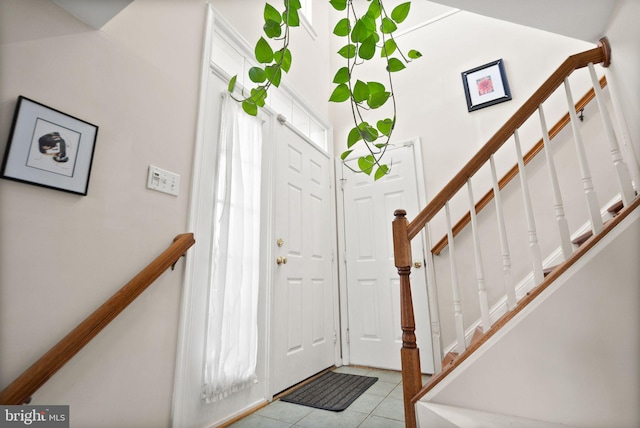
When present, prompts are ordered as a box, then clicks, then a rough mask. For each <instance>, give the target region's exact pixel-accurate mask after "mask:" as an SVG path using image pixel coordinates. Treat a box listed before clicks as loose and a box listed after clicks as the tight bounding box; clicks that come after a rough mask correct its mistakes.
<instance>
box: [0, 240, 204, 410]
mask: <svg viewBox="0 0 640 428" xmlns="http://www.w3.org/2000/svg"><path fill="white" fill-rule="evenodd" d="M193 244H195V239H194V237H193V233H183V234H181V235H178V236H176V237H175V239H174V240H173V243H172V244H171V245H170V246H169V247H168V248H167V249H166V250H165V251H164V252H163V253H162V254H160V255H159V256H158V257H156V259H155V260H153V261H152V262H151V263H149V264H148V265H147V267H145V268H144V269H143V270H141V271H140V273H138V274H137V275H136V276H135V277H134V278H133V279H132V280H131V281H129V282H128V283H127V284H126V285H125V286H124V287H122V288H121V289H120V290H119V291H118V292H116V293H115V294H114V295H113V296H111V298H109V300H107V301H106V302H105V303H103V304H102V306H100V307H99V308H98V309H96V310H95V311H94V312H93V313H92V314H91V315H89V316H88V317H87V318H86V319H85V320H84V321H82V322H81V323H80V324H79V325H78V326H77V327H76V328H74V329H73V330H72V331H71V332H70V333H69V334H67V335H66V336H65V337H64V338H63V339H62V340H61V341H60V342H58V343H57V344H56V345H54V346H53V347H52V348H51V349H50V350H49V351H48V352H47V353H46V354H44V355H43V356H42V357H40V359H39V360H38V361H36V362H35V363H34V364H33V365H32V366H31V367H29V368H28V369H27V370H25V371H24V373H22V374H21V375H20V376H18V377H17V378H16V380H14V381H13V382H12V383H11V384H9V386H7V387H6V388H5V389H4V390H3V391H2V392H0V403H1V404H23V403H25V402H27V401H29V399H30V397H31V395H32V394H33V393H35V392H36V391H37V390H38V388H40V387H41V386H42V385H43V384H44V383H45V382H46V381H47V380H49V378H51V376H53V375H54V374H55V373H56V372H57V371H58V370H59V369H60V368H62V366H64V365H65V364H66V363H67V362H68V361H69V360H70V359H71V358H73V356H74V355H76V354H77V353H78V352H79V351H80V350H81V349H82V348H83V347H84V346H85V345H86V344H87V343H89V342H90V341H91V339H93V338H94V337H95V336H96V335H97V334H98V333H100V331H102V329H103V328H105V327H106V326H107V325H108V324H109V323H110V322H111V321H112V320H113V319H114V318H115V317H116V316H118V314H120V312H122V311H123V310H124V309H125V308H126V307H127V306H128V305H129V304H130V303H131V302H133V301H134V300H135V298H136V297H138V296H139V295H140V294H141V293H142V292H143V291H144V290H146V289H147V287H148V286H149V285H151V284H152V283H153V282H154V281H155V280H156V279H157V278H158V277H159V276H160V275H161V274H162V273H163V272H164V271H166V270H167V269H168V268H169V267H172V266H173V265H175V263H176V262H177V261H178V260H179V259H180V257H182V256H183V255H184V254H185V253H186V252H187V250H188V249H189V248H190V247H191V246H192V245H193Z"/></svg>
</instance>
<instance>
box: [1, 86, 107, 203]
mask: <svg viewBox="0 0 640 428" xmlns="http://www.w3.org/2000/svg"><path fill="white" fill-rule="evenodd" d="M97 136H98V127H97V126H96V125H92V124H90V123H89V122H85V121H84V120H81V119H78V118H76V117H73V116H70V115H68V114H66V113H62V112H61V111H58V110H55V109H52V108H51V107H47V106H45V105H43V104H40V103H39V102H36V101H33V100H30V99H28V98H25V97H23V96H19V97H18V104H17V106H16V111H15V114H14V116H13V123H12V125H11V133H10V134H9V142H8V143H7V149H6V152H5V155H4V159H3V161H2V169H1V170H0V177H2V178H4V179H7V180H13V181H20V182H23V183H29V184H34V185H37V186H42V187H48V188H51V189H57V190H62V191H65V192H70V193H76V194H78V195H86V194H87V189H88V186H89V175H90V174H91V163H92V162H93V151H94V147H95V144H96V137H97Z"/></svg>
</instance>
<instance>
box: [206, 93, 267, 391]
mask: <svg viewBox="0 0 640 428" xmlns="http://www.w3.org/2000/svg"><path fill="white" fill-rule="evenodd" d="M261 155H262V125H261V121H260V119H258V118H256V117H252V116H249V115H247V114H245V113H244V112H243V111H242V109H241V107H240V106H239V105H238V103H237V102H235V101H233V100H232V99H230V98H229V96H228V95H226V94H225V95H224V97H223V108H222V120H221V126H220V143H219V153H218V172H217V183H216V194H215V207H214V217H213V221H214V224H213V239H212V252H211V254H212V263H211V266H212V269H211V275H210V283H209V302H208V311H207V317H208V318H207V332H206V339H205V340H206V343H205V358H204V361H205V362H204V382H203V398H204V399H205V400H206V401H207V402H208V403H210V402H214V401H217V400H221V399H223V398H224V397H226V396H227V395H229V394H231V393H233V392H235V391H238V390H240V389H243V388H246V387H248V386H251V385H252V384H254V383H256V382H257V377H256V373H255V370H256V358H257V347H258V323H257V316H258V286H259V275H258V274H259V268H260V262H259V255H260V171H261Z"/></svg>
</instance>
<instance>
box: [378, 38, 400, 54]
mask: <svg viewBox="0 0 640 428" xmlns="http://www.w3.org/2000/svg"><path fill="white" fill-rule="evenodd" d="M397 48H398V45H396V41H395V40H393V39H389V40H386V41H385V42H384V45H382V50H381V51H380V56H381V57H387V56H391V55H393V53H394V52H395V51H396V49H397Z"/></svg>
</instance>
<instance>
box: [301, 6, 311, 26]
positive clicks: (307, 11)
mask: <svg viewBox="0 0 640 428" xmlns="http://www.w3.org/2000/svg"><path fill="white" fill-rule="evenodd" d="M300 6H302V7H301V8H300V11H301V12H302V14H303V15H304V17H305V18H306V19H307V23H308V24H309V25H313V17H312V14H311V12H312V9H313V0H300Z"/></svg>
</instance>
